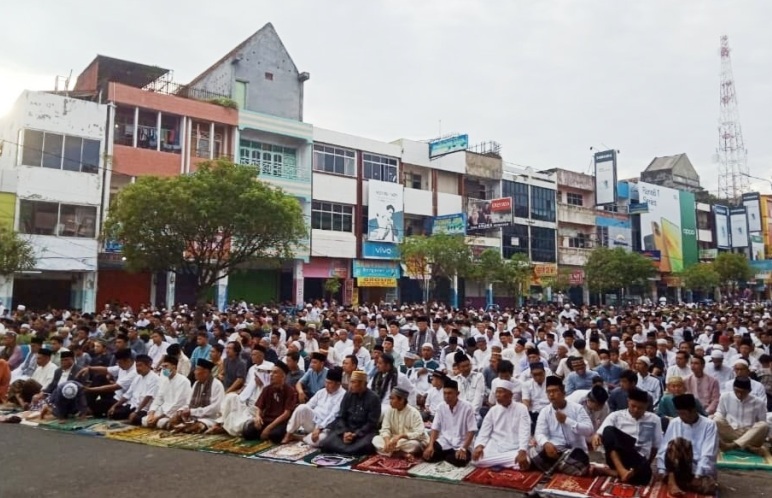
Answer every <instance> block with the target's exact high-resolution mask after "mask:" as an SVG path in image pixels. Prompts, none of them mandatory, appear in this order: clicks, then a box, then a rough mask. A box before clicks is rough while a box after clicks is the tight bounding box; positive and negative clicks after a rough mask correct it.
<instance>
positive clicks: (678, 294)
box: [675, 287, 681, 303]
mask: <svg viewBox="0 0 772 498" xmlns="http://www.w3.org/2000/svg"><path fill="white" fill-rule="evenodd" d="M675 295H676V303H680V302H681V288H680V287H676V290H675Z"/></svg>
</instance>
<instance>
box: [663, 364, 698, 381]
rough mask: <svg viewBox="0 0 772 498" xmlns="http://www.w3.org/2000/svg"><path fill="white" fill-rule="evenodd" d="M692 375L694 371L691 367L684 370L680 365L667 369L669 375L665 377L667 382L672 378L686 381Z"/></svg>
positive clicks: (687, 366)
mask: <svg viewBox="0 0 772 498" xmlns="http://www.w3.org/2000/svg"><path fill="white" fill-rule="evenodd" d="M691 374H692V369H691V368H689V365H686V366H685V367H684V368H681V367H679V366H678V365H671V366H670V367H668V369H667V374H666V375H665V382H669V381H670V378H671V377H681V378H682V379H685V378H687V377H688V376H690V375H691Z"/></svg>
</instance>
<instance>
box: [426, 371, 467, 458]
mask: <svg viewBox="0 0 772 498" xmlns="http://www.w3.org/2000/svg"><path fill="white" fill-rule="evenodd" d="M434 378H442V379H443V381H444V387H443V389H442V394H443V398H444V400H445V401H444V402H443V403H441V404H440V405H439V408H438V409H437V413H436V414H435V415H434V420H433V421H432V431H431V434H430V436H429V444H428V445H427V446H426V449H425V450H424V454H423V457H424V460H426V461H427V462H441V461H446V462H448V463H450V464H451V465H454V466H456V467H465V466H466V464H468V463H469V460H470V459H471V458H472V453H471V451H470V447H471V446H472V440H473V439H474V435H475V432H477V419H476V417H475V414H474V408H472V405H471V404H470V403H469V402H468V401H464V400H463V399H460V398H459V394H458V382H456V381H455V380H453V379H450V378H448V377H441V376H440V375H439V374H434Z"/></svg>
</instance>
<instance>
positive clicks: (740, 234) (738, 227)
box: [729, 207, 750, 249]
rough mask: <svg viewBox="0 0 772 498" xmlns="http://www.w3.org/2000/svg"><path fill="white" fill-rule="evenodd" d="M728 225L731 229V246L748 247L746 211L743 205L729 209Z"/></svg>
mask: <svg viewBox="0 0 772 498" xmlns="http://www.w3.org/2000/svg"><path fill="white" fill-rule="evenodd" d="M729 226H730V227H731V230H732V232H731V233H732V248H734V249H741V248H744V247H748V245H749V241H750V239H749V238H748V213H747V212H746V211H745V208H744V207H733V208H730V209H729Z"/></svg>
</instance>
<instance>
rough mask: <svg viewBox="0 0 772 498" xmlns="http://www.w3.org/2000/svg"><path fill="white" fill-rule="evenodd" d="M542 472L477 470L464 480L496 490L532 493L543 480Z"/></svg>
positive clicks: (494, 469)
mask: <svg viewBox="0 0 772 498" xmlns="http://www.w3.org/2000/svg"><path fill="white" fill-rule="evenodd" d="M542 476H544V474H543V473H542V472H532V471H526V472H523V471H520V470H514V469H496V468H491V469H477V470H475V471H474V472H472V473H471V474H469V475H468V476H466V477H465V478H464V481H465V482H468V483H472V484H482V485H484V486H494V487H496V488H509V489H516V490H518V491H522V492H524V493H528V492H530V491H531V490H532V489H533V488H534V487H536V485H537V484H539V481H540V480H541V478H542Z"/></svg>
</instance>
